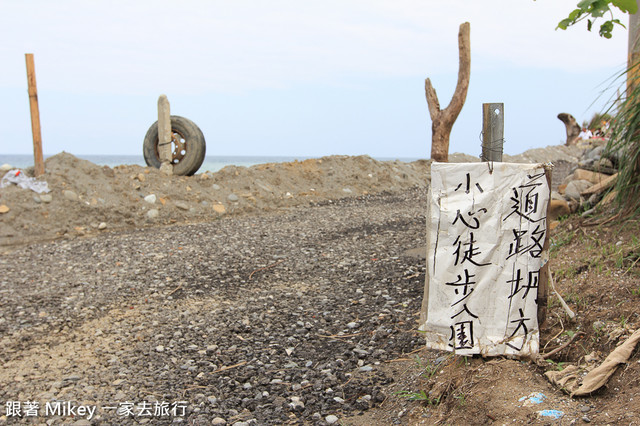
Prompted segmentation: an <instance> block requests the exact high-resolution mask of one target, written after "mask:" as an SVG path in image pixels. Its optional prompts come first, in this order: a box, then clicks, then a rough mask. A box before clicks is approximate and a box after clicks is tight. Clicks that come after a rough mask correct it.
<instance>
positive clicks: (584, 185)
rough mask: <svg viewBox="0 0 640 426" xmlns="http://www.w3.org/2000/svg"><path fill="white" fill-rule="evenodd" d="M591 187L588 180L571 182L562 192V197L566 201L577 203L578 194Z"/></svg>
mask: <svg viewBox="0 0 640 426" xmlns="http://www.w3.org/2000/svg"><path fill="white" fill-rule="evenodd" d="M591 186H592V183H591V182H589V181H588V180H572V181H571V182H569V184H568V185H567V187H566V189H565V190H564V195H565V197H567V198H568V199H571V200H576V201H579V200H580V194H581V193H582V192H583V191H586V190H587V189H588V188H589V187H591Z"/></svg>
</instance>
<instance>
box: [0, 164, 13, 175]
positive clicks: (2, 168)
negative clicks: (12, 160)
mask: <svg viewBox="0 0 640 426" xmlns="http://www.w3.org/2000/svg"><path fill="white" fill-rule="evenodd" d="M11 169H13V166H11V165H10V164H7V163H4V164H3V165H2V166H0V173H2V174H3V175H4V174H5V173H7V172H8V171H9V170H11Z"/></svg>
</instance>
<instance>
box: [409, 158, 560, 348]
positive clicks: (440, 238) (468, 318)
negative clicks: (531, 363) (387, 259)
mask: <svg viewBox="0 0 640 426" xmlns="http://www.w3.org/2000/svg"><path fill="white" fill-rule="evenodd" d="M429 195H430V196H429V210H428V214H427V273H426V282H425V295H424V297H425V299H424V301H423V307H422V315H421V325H420V330H421V331H422V332H424V333H425V337H426V341H427V346H428V347H429V348H432V349H440V350H448V351H452V352H455V353H457V354H460V355H472V354H482V355H483V356H495V355H517V356H522V357H534V356H535V355H537V353H538V349H539V338H538V319H537V297H538V283H539V278H540V277H539V275H540V269H541V268H542V266H543V265H544V264H545V263H546V261H547V257H548V255H547V252H546V251H545V250H543V245H544V241H545V237H546V232H547V224H546V213H547V204H548V202H549V195H550V191H549V186H548V184H547V180H546V177H545V170H544V168H543V167H542V165H539V164H538V165H536V164H512V163H493V164H490V163H464V164H453V163H433V164H432V165H431V188H430V191H429Z"/></svg>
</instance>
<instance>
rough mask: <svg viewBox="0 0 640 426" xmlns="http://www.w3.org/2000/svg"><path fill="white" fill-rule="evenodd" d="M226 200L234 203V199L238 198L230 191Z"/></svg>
mask: <svg viewBox="0 0 640 426" xmlns="http://www.w3.org/2000/svg"><path fill="white" fill-rule="evenodd" d="M227 200H229V201H231V202H234V203H235V202H236V201H238V200H239V198H238V196H237V195H236V194H233V193H231V194H229V195H228V196H227Z"/></svg>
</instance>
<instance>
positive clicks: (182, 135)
mask: <svg viewBox="0 0 640 426" xmlns="http://www.w3.org/2000/svg"><path fill="white" fill-rule="evenodd" d="M171 138H172V141H171V152H172V161H171V162H172V164H173V174H174V175H179V176H191V175H193V174H195V173H196V172H197V171H198V169H199V168H200V166H201V165H202V162H203V161H204V156H205V153H206V144H205V141H204V135H203V134H202V131H201V130H200V128H199V127H198V126H196V124H195V123H194V122H193V121H191V120H189V119H187V118H184V117H180V116H178V115H172V116H171ZM158 142H159V137H158V122H157V121H156V122H155V123H153V124H152V125H151V127H149V130H147V134H146V135H145V137H144V143H143V145H142V153H143V155H144V161H145V162H146V163H147V165H148V166H149V167H155V168H156V169H159V168H160V156H159V155H158Z"/></svg>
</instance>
